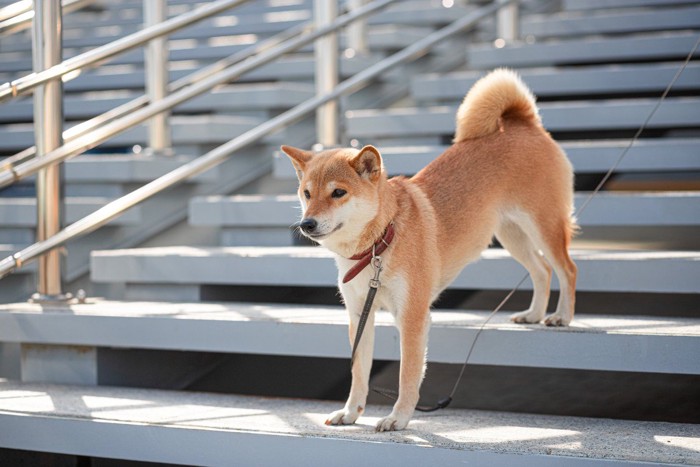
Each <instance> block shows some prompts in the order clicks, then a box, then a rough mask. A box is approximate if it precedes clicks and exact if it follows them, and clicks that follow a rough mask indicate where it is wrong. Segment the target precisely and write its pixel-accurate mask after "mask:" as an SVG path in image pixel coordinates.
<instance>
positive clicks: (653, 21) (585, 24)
mask: <svg viewBox="0 0 700 467" xmlns="http://www.w3.org/2000/svg"><path fill="white" fill-rule="evenodd" d="M660 6H661V5H660ZM520 27H521V29H520V33H521V34H522V37H527V36H529V35H531V36H534V37H536V38H538V39H540V38H545V37H553V36H556V37H567V36H584V35H594V34H622V33H635V32H651V31H673V30H682V29H698V28H700V7H698V6H697V5H690V6H686V7H678V8H664V9H662V8H656V9H647V10H635V11H605V10H603V11H596V10H594V11H592V12H591V13H588V14H582V13H581V12H576V13H571V12H564V13H560V14H554V15H537V16H534V15H533V16H527V17H524V18H523V20H522V22H521V26H520Z"/></svg>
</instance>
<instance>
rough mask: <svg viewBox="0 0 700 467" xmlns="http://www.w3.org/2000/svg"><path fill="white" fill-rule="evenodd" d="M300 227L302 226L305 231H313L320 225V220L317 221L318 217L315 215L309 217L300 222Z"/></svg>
mask: <svg viewBox="0 0 700 467" xmlns="http://www.w3.org/2000/svg"><path fill="white" fill-rule="evenodd" d="M299 227H301V230H303V231H304V232H306V233H311V232H313V231H314V230H316V227H318V222H316V219H314V218H313V217H307V218H306V219H302V220H301V222H299Z"/></svg>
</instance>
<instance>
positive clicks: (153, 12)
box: [143, 0, 172, 155]
mask: <svg viewBox="0 0 700 467" xmlns="http://www.w3.org/2000/svg"><path fill="white" fill-rule="evenodd" d="M166 10H167V1H166V0H143V18H144V26H145V27H149V26H155V25H157V24H159V23H162V22H163V21H165V20H166V19H167V17H166V16H167V14H166ZM144 51H145V65H146V95H147V96H148V98H149V100H150V102H154V101H157V100H161V99H163V98H165V97H166V95H167V89H168V38H167V37H159V38H157V39H151V41H150V42H149V43H148V45H147V46H146V47H145V49H144ZM171 146H172V141H171V134H170V112H161V113H160V114H158V115H156V116H154V117H153V118H152V119H151V120H150V121H149V122H148V150H149V152H150V153H152V154H160V155H165V154H172V149H171Z"/></svg>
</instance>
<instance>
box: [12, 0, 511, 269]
mask: <svg viewBox="0 0 700 467" xmlns="http://www.w3.org/2000/svg"><path fill="white" fill-rule="evenodd" d="M392 1H393V0H375V1H374V2H372V3H369V4H367V5H364V6H362V7H360V8H359V9H358V10H355V11H352V12H351V13H347V14H345V15H342V16H340V17H338V18H337V19H336V20H335V21H333V22H332V23H330V24H328V25H326V26H323V27H320V28H317V29H316V30H314V31H313V32H311V33H307V34H303V35H302V36H300V37H298V38H296V39H291V40H288V41H286V42H284V43H282V44H280V45H279V46H277V47H276V48H275V49H274V50H272V51H270V52H268V53H262V54H259V55H256V56H254V57H251V58H250V59H249V60H246V61H244V62H242V63H240V64H238V65H235V66H233V67H231V68H230V69H227V70H225V71H224V72H222V73H221V74H220V76H219V75H218V74H217V76H215V77H210V78H208V79H205V80H203V81H200V82H198V83H196V84H193V85H192V86H189V87H188V88H185V89H182V90H181V91H179V92H178V93H175V94H173V95H170V96H168V97H166V98H164V99H161V100H159V101H157V102H153V103H151V104H150V105H149V106H148V107H147V108H143V109H141V110H139V111H137V112H134V114H135V113H138V112H141V115H140V116H139V117H138V118H136V119H134V120H138V122H140V121H143V120H145V119H147V118H149V117H150V116H151V115H152V114H156V113H158V112H162V111H164V110H167V109H169V108H172V107H173V106H175V105H177V104H178V103H179V102H180V99H183V100H184V99H186V98H188V97H193V96H194V95H198V94H199V93H201V92H204V91H203V90H202V89H201V88H206V89H210V88H211V87H212V86H214V85H216V84H217V83H219V82H220V81H219V80H225V81H228V80H230V79H233V77H236V76H239V74H242V73H245V72H247V71H250V70H252V69H254V68H256V67H257V66H260V65H262V64H264V63H268V62H269V61H271V60H273V59H274V58H276V57H278V56H280V55H282V54H284V53H286V52H288V51H291V50H296V49H297V48H299V47H302V46H303V45H306V44H307V43H309V42H311V41H314V40H316V39H317V38H319V37H321V36H324V35H326V34H329V33H332V32H334V31H337V30H338V29H339V28H341V27H344V26H345V25H347V24H349V23H350V22H352V21H353V20H356V19H358V18H362V17H365V16H367V15H369V14H370V13H372V12H374V11H376V10H378V9H380V8H383V7H384V6H386V5H388V4H389V3H391V2H392ZM516 1H517V0H495V1H494V2H492V3H491V4H489V5H486V6H483V7H480V8H479V9H478V10H476V11H474V12H472V13H470V14H467V15H466V16H464V17H462V18H460V19H458V20H456V21H454V22H453V23H451V24H450V25H448V26H446V27H444V28H442V29H440V30H439V31H436V32H433V33H431V34H429V35H428V36H426V37H425V38H423V39H421V40H419V41H417V42H415V43H413V44H412V45H410V46H408V47H406V48H404V49H403V50H401V51H399V52H397V53H395V54H393V55H391V56H389V57H387V58H385V59H383V60H382V61H380V62H378V63H376V64H374V65H372V66H370V67H368V68H366V69H364V70H363V71H361V72H359V73H357V74H356V75H354V76H353V77H351V78H349V79H347V80H345V81H343V82H342V83H340V84H339V85H337V86H335V87H334V88H333V89H332V90H331V91H329V92H328V93H325V94H321V95H317V96H315V97H313V98H311V99H309V100H307V101H304V102H302V103H301V104H298V105H297V106H295V107H293V108H292V109H290V110H288V111H286V112H283V113H282V114H280V115H278V116H276V117H274V118H272V119H270V120H268V121H266V122H265V123H263V124H261V125H259V126H258V127H256V128H254V129H252V130H250V131H247V132H245V133H243V134H242V135H240V136H238V137H236V138H234V139H232V140H230V141H229V142H227V143H224V144H223V145H221V146H219V147H217V148H215V149H213V150H212V151H209V152H208V153H206V154H204V155H202V156H200V157H199V158H197V159H195V160H193V161H191V162H189V163H187V164H184V165H183V166H181V167H179V168H177V169H175V170H173V171H171V172H169V173H167V174H165V175H163V176H161V177H159V178H157V179H155V180H153V181H152V182H150V183H147V184H146V185H144V186H142V187H140V188H138V189H136V190H134V191H133V192H131V193H129V194H127V195H125V196H123V197H121V198H119V199H117V200H115V201H112V202H111V203H109V204H107V205H105V206H104V207H102V208H100V209H98V210H97V211H95V212H93V213H92V214H90V215H88V216H86V217H84V218H83V219H81V220H79V221H77V222H75V223H73V224H71V225H70V226H68V227H66V228H64V229H63V230H61V231H60V232H58V233H57V234H56V235H54V236H52V237H50V238H48V239H46V240H44V241H41V242H37V243H35V244H33V245H31V246H29V247H27V248H25V249H23V250H21V251H19V252H17V253H15V254H14V255H12V256H9V257H7V258H5V259H4V260H2V261H0V278H2V277H4V276H6V275H7V274H9V273H11V272H12V271H14V270H16V269H17V268H20V267H22V266H23V265H24V264H26V263H27V262H29V261H31V260H33V259H36V258H37V257H39V256H41V255H44V254H46V252H48V251H51V250H53V249H55V248H57V247H59V246H61V245H63V244H65V243H66V242H68V241H70V240H72V239H74V238H76V237H79V236H81V235H84V234H86V233H89V232H91V231H93V230H95V229H97V228H99V227H100V226H102V225H104V224H106V223H107V222H109V221H110V220H112V219H114V218H115V217H117V216H119V215H120V214H121V213H123V212H124V211H126V210H127V209H129V208H131V207H133V206H135V205H137V204H138V203H140V202H142V201H144V200H146V199H148V198H150V197H152V196H154V195H155V194H157V193H160V192H161V191H163V190H165V189H167V188H169V187H171V186H173V185H175V184H178V183H180V182H182V181H184V180H186V179H188V178H191V177H193V176H195V175H198V174H200V173H202V172H204V171H207V170H209V169H211V168H212V167H214V166H216V165H218V164H220V163H221V162H223V161H224V160H226V159H227V158H228V157H229V156H230V155H231V154H233V153H234V152H236V151H238V150H240V149H242V148H244V147H246V146H248V145H250V144H252V143H254V142H256V141H258V140H259V139H261V138H263V137H265V136H267V135H269V134H270V133H273V132H274V131H277V130H279V129H281V128H283V127H284V126H287V125H289V124H291V123H293V122H295V121H297V120H299V119H301V118H302V117H304V116H306V115H308V114H309V113H311V112H314V111H315V110H317V109H318V108H319V107H321V106H323V105H325V104H327V103H329V102H331V101H335V100H336V99H338V98H339V97H341V96H343V95H346V94H349V93H352V92H355V91H357V90H359V89H361V88H363V87H364V86H366V85H367V84H368V83H370V82H371V81H372V80H374V79H375V78H377V77H378V76H379V75H381V74H382V73H384V72H386V71H387V70H389V69H391V68H393V67H395V66H397V65H399V64H402V63H404V62H407V61H411V60H416V59H418V58H420V57H422V56H423V55H425V54H426V53H427V52H428V51H429V50H430V49H431V48H432V47H434V46H435V45H437V44H439V43H440V42H442V41H443V40H445V39H446V38H449V37H451V36H453V35H455V34H457V33H459V32H462V31H464V30H466V29H468V28H470V27H472V26H473V25H475V24H476V23H477V22H478V21H480V20H481V19H483V18H485V17H487V16H490V15H492V14H494V13H496V12H498V11H499V10H501V9H502V8H503V7H504V6H507V5H511V4H513V3H515V2H516ZM190 88H195V89H194V90H191V89H190ZM177 94H180V95H179V96H178V97H176V98H175V97H174V96H176V95H177ZM134 114H131V115H130V116H127V117H123V118H122V119H120V120H124V121H126V120H125V119H129V120H131V118H132V117H131V116H132V115H134ZM118 121H119V120H117V122H118ZM114 123H116V122H113V123H112V124H108V125H105V126H104V127H101V128H99V129H97V130H96V131H95V132H94V133H91V134H89V135H87V136H86V137H84V138H83V139H84V141H81V142H80V143H78V144H75V143H69V144H66V145H64V146H62V147H61V148H58V149H57V150H56V151H53V152H52V153H51V154H48V155H47V157H45V158H43V159H45V161H44V160H42V163H41V164H39V166H42V167H43V166H46V165H52V164H55V163H57V162H60V161H63V160H65V159H67V158H68V157H70V156H71V155H74V154H77V153H78V152H80V151H81V150H83V151H84V150H86V149H87V148H89V147H94V145H96V144H94V145H93V143H92V142H90V143H87V147H83V146H81V145H84V144H85V142H86V141H89V140H91V139H94V140H99V141H102V140H103V139H106V138H108V137H109V136H105V134H110V132H112V131H118V129H119V128H121V126H122V125H123V123H122V124H120V125H114ZM81 138H82V137H81ZM81 138H76V140H75V141H77V140H79V139H81ZM69 146H70V148H69V149H65V148H66V147H69ZM37 160H38V159H34V160H32V161H30V162H28V163H25V164H34V165H36V161H37ZM23 165H24V164H23ZM0 186H1V185H0Z"/></svg>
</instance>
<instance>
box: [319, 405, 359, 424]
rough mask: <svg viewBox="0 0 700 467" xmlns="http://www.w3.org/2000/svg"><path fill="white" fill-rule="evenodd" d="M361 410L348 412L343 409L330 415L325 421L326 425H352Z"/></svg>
mask: <svg viewBox="0 0 700 467" xmlns="http://www.w3.org/2000/svg"><path fill="white" fill-rule="evenodd" d="M361 412H362V410H361V409H360V408H359V407H358V410H348V409H346V408H343V409H341V410H336V411H335V412H333V413H331V414H330V415H329V416H328V418H327V419H326V425H352V424H353V423H355V422H356V421H357V419H358V418H359V416H360V413H361Z"/></svg>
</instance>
